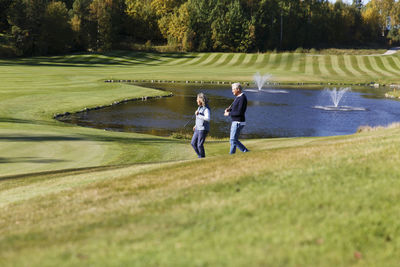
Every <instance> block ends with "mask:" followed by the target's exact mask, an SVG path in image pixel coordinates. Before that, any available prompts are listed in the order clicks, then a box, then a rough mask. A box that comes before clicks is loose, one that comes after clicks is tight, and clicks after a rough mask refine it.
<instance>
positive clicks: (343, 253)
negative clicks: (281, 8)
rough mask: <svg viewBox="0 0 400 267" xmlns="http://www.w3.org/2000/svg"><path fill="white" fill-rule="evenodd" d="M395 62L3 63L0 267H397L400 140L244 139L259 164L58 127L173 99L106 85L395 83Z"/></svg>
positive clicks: (219, 150)
mask: <svg viewBox="0 0 400 267" xmlns="http://www.w3.org/2000/svg"><path fill="white" fill-rule="evenodd" d="M371 54H373V53H371ZM346 57H350V58H346ZM207 59H209V61H207ZM369 59H371V60H369ZM372 60H373V61H372ZM240 62H242V64H239V63H240ZM399 63H400V61H399V56H398V55H397V54H395V55H392V56H381V57H378V56H369V55H365V54H364V55H357V54H354V52H351V55H343V53H338V54H324V55H323V56H321V55H316V54H313V55H312V56H310V55H306V54H298V53H290V54H289V53H288V54H278V55H275V54H273V53H272V54H253V55H251V57H249V58H247V55H244V54H240V55H238V54H223V53H217V54H209V53H206V54H204V53H191V54H152V53H125V52H121V51H116V52H113V53H108V54H103V55H96V54H91V55H67V56H57V57H38V58H20V59H13V60H11V59H2V60H0V79H1V81H2V82H1V83H0V265H1V266H56V265H61V266H82V265H83V266H90V265H92V266H245V265H246V266H333V265H339V266H397V265H398V256H397V250H398V247H399V246H400V243H399V242H400V241H399V239H398V238H397V237H398V236H399V235H400V228H399V227H398V226H397V225H398V223H397V221H398V218H397V217H398V214H399V211H400V205H399V204H398V203H399V200H400V194H399V193H398V188H399V186H400V179H399V173H400V167H399V166H400V156H399V153H398V151H399V149H400V145H399V144H400V128H399V127H390V128H387V129H380V128H377V129H374V130H363V131H362V132H361V133H358V134H354V135H348V136H336V137H318V138H317V137H312V138H280V139H259V140H245V141H244V142H245V145H246V146H247V147H248V148H249V149H250V150H251V152H250V153H246V154H240V153H239V154H236V155H234V156H229V155H228V153H227V152H228V149H229V143H228V141H227V140H225V139H222V140H221V139H210V140H208V142H206V151H207V158H206V159H204V160H197V159H196V157H195V154H194V152H193V151H192V148H191V147H190V144H189V142H188V140H185V139H173V138H162V137H155V136H150V135H143V134H136V133H119V132H108V131H102V130H97V129H89V128H82V127H77V126H73V125H66V124H63V123H60V122H57V121H55V120H53V119H52V117H53V115H54V114H57V113H62V112H66V111H69V112H73V111H78V110H82V109H83V108H85V107H95V106H99V105H108V104H112V103H113V102H115V101H119V100H123V99H131V98H140V97H142V96H155V95H164V94H167V93H168V92H162V91H157V90H152V89H148V88H143V87H138V86H131V85H127V84H124V83H105V82H104V80H107V79H131V80H133V79H138V80H139V79H161V80H163V79H165V80H181V81H186V80H203V81H212V80H218V81H220V80H225V81H237V80H240V81H251V80H252V77H253V75H254V73H255V72H257V71H260V72H261V73H262V74H264V73H271V74H272V75H273V80H274V81H276V82H282V83H297V82H309V83H311V82H312V83H327V82H334V83H353V82H354V83H356V82H364V83H368V82H370V81H371V79H372V80H374V81H375V82H379V83H399V82H400V81H399V79H400V78H399V77H400V76H399V75H398V73H396V70H398V69H400V66H399ZM355 73H356V74H357V73H358V74H359V75H355ZM377 74H379V75H377ZM229 89H230V88H229V85H227V90H229ZM365 129H367V128H365Z"/></svg>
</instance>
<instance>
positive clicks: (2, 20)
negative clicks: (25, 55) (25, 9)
mask: <svg viewBox="0 0 400 267" xmlns="http://www.w3.org/2000/svg"><path fill="white" fill-rule="evenodd" d="M11 3H12V0H0V32H6V31H7V30H9V28H10V24H9V23H8V20H7V13H8V12H9V8H10V6H11Z"/></svg>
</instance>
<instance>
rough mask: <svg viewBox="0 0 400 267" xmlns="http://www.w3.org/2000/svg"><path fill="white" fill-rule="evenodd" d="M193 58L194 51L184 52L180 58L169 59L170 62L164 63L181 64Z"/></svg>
mask: <svg viewBox="0 0 400 267" xmlns="http://www.w3.org/2000/svg"><path fill="white" fill-rule="evenodd" d="M194 58H196V56H195V54H194V53H190V54H185V56H184V57H182V58H181V59H179V60H175V61H171V62H169V63H167V64H165V65H182V64H185V63H187V62H189V61H192V60H193V59H194Z"/></svg>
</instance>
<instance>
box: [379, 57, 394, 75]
mask: <svg viewBox="0 0 400 267" xmlns="http://www.w3.org/2000/svg"><path fill="white" fill-rule="evenodd" d="M374 59H375V62H376V64H377V67H378V68H380V69H381V70H382V71H383V72H384V73H387V74H388V76H393V75H398V73H396V72H394V71H390V70H389V69H388V68H387V67H386V65H385V64H384V63H383V61H382V58H381V57H374Z"/></svg>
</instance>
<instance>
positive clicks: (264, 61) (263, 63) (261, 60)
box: [256, 54, 270, 68]
mask: <svg viewBox="0 0 400 267" xmlns="http://www.w3.org/2000/svg"><path fill="white" fill-rule="evenodd" d="M269 58H270V54H260V55H259V56H258V59H257V62H258V63H257V62H256V63H257V64H256V67H257V68H266V67H267V66H268V62H269Z"/></svg>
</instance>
